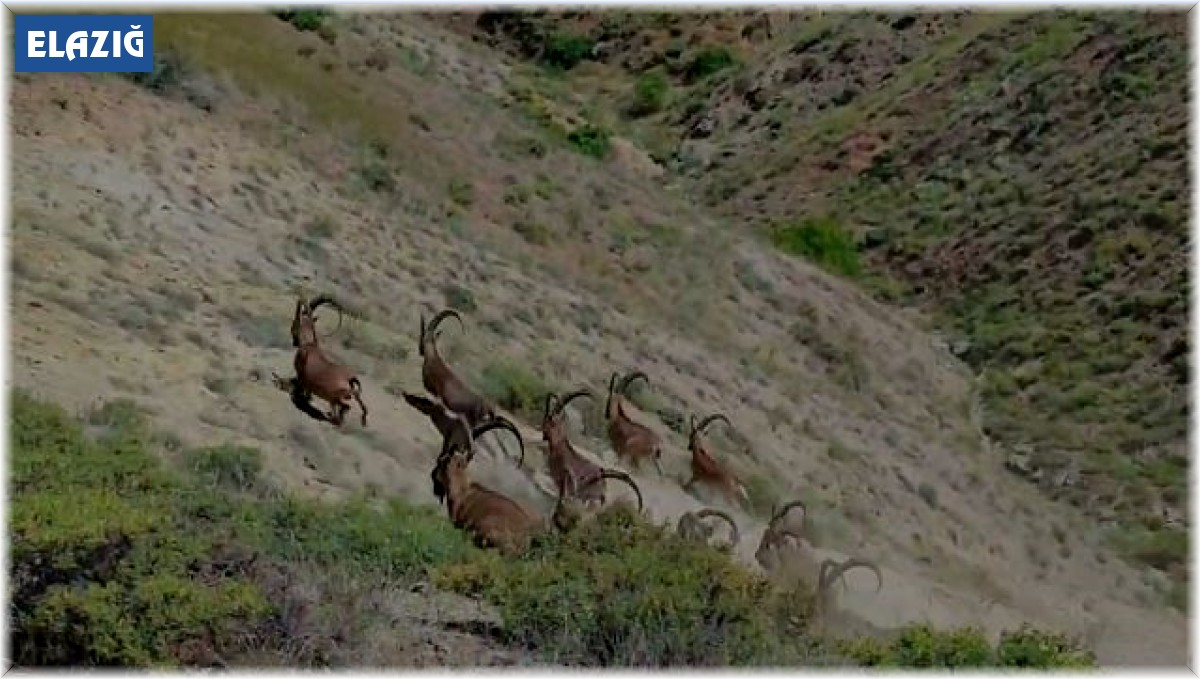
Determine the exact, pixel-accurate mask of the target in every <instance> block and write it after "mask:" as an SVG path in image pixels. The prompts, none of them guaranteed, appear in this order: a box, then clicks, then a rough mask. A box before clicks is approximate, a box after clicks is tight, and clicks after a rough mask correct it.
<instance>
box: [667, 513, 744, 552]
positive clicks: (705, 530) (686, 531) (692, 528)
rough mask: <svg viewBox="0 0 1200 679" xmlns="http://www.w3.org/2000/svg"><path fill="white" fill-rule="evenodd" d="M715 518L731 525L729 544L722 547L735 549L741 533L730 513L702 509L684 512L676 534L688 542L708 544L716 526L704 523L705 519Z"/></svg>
mask: <svg viewBox="0 0 1200 679" xmlns="http://www.w3.org/2000/svg"><path fill="white" fill-rule="evenodd" d="M710 516H715V517H717V518H719V519H723V520H724V521H725V522H726V523H728V524H729V542H728V543H726V544H725V545H723V546H722V548H723V549H733V548H734V547H735V546H737V543H738V542H739V541H740V540H741V533H740V532H739V531H738V527H737V523H735V522H734V520H733V517H732V516H730V515H729V514H728V513H726V512H723V511H721V510H719V509H707V508H706V509H701V510H698V511H695V512H684V513H683V515H681V516H680V517H679V523H678V524H677V525H676V528H675V532H676V533H678V534H679V536H680V537H682V538H684V539H686V540H696V541H698V542H707V541H708V539H709V538H711V537H712V534H713V531H714V530H715V527H714V526H711V525H708V524H706V523H704V519H706V518H708V517H710Z"/></svg>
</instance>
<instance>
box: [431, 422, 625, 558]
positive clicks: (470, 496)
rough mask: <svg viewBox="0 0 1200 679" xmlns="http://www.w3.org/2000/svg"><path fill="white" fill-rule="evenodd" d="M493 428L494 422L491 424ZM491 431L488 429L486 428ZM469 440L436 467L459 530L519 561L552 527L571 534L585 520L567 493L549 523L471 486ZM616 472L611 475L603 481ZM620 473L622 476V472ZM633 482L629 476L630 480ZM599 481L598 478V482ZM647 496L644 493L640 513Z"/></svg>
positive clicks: (441, 458)
mask: <svg viewBox="0 0 1200 679" xmlns="http://www.w3.org/2000/svg"><path fill="white" fill-rule="evenodd" d="M489 424H490V423H489ZM484 426H488V425H484ZM463 440H464V439H461V438H460V439H459V440H458V441H457V442H450V441H449V440H447V443H449V447H448V448H447V447H443V450H442V454H440V455H439V456H438V463H437V466H436V467H434V470H433V477H434V482H435V484H437V485H438V486H440V487H442V488H443V489H444V490H445V492H444V493H443V494H441V495H439V497H438V499H439V501H444V502H445V503H446V509H447V512H448V513H449V515H450V521H451V523H453V524H454V526H455V527H456V528H459V529H461V530H465V531H467V532H468V533H469V534H470V535H471V536H472V538H474V541H475V544H477V545H478V546H480V547H484V548H486V547H496V548H498V549H499V550H500V551H501V552H502V553H504V554H506V555H509V556H515V555H517V554H520V553H521V552H523V551H525V550H526V549H528V547H529V546H530V544H532V542H533V540H534V539H535V538H537V537H538V536H540V535H543V534H545V533H546V532H548V531H549V530H551V529H552V528H557V529H559V530H569V529H570V528H572V527H574V526H576V525H578V524H579V522H580V521H582V520H583V519H584V518H585V517H584V516H583V511H582V510H581V509H580V508H579V507H578V505H577V501H574V500H571V499H570V498H568V496H567V494H566V493H565V492H564V491H565V489H562V490H560V491H559V493H558V500H557V502H556V503H555V506H554V511H553V513H552V514H551V517H550V521H549V522H548V523H547V521H546V520H544V519H543V518H542V517H540V516H538V515H537V514H536V513H535V512H533V511H531V510H529V509H528V508H527V507H525V506H524V505H522V504H521V503H519V502H517V501H515V500H513V499H512V498H510V497H508V496H506V495H504V494H502V493H498V492H496V491H494V490H492V489H490V488H487V487H485V486H483V485H481V484H479V483H476V482H474V481H471V479H470V477H469V475H468V474H467V465H468V464H470V461H471V458H472V457H473V453H472V452H471V449H470V447H469V444H467V445H465V446H464V445H463ZM610 473H611V472H609V471H608V470H605V472H604V474H603V475H602V477H600V478H603V476H606V475H609V474H610ZM617 474H620V473H619V472H618V473H617ZM626 478H627V477H626ZM597 480H598V479H593V480H592V481H591V482H592V483H595V482H596V481H597ZM641 509H642V496H641V493H640V492H639V493H638V511H639V512H641Z"/></svg>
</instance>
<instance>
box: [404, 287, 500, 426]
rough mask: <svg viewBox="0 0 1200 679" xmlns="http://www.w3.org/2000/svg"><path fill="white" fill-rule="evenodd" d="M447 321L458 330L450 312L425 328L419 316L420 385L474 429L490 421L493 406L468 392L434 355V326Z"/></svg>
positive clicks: (436, 333)
mask: <svg viewBox="0 0 1200 679" xmlns="http://www.w3.org/2000/svg"><path fill="white" fill-rule="evenodd" d="M447 318H454V319H455V320H457V321H458V324H459V326H460V327H462V317H461V316H459V314H458V312H457V311H455V310H454V309H443V310H441V311H439V312H438V313H437V314H436V315H435V316H434V317H433V318H432V319H430V321H429V325H428V326H426V324H425V315H424V314H422V315H421V336H420V339H418V341H417V350H418V351H419V352H420V354H421V357H422V358H423V359H424V360H423V361H422V363H421V383H422V384H423V385H424V386H425V390H426V391H428V392H429V393H430V394H433V395H434V396H436V397H437V398H438V399H439V400H440V401H441V402H442V403H445V404H446V407H448V408H450V410H451V411H452V412H454V413H457V414H458V415H461V416H463V417H465V418H467V423H468V424H469V425H470V426H472V427H474V426H475V425H478V424H482V423H483V422H487V421H489V420H491V419H492V418H494V417H495V416H496V407H495V405H493V404H492V403H491V402H490V401H488V400H487V399H486V398H484V397H483V396H480V395H479V394H477V393H475V392H474V391H472V390H471V388H470V387H468V386H467V385H466V383H465V382H463V381H462V379H461V378H459V376H458V375H457V374H456V373H455V372H454V371H453V370H452V369H451V368H450V366H449V365H448V364H447V363H446V360H445V359H443V358H442V355H441V354H440V353H439V352H438V348H437V340H438V338H439V337H440V336H441V331H440V330H438V325H439V324H441V322H442V321H444V320H445V319H447Z"/></svg>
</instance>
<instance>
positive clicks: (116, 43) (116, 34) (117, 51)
mask: <svg viewBox="0 0 1200 679" xmlns="http://www.w3.org/2000/svg"><path fill="white" fill-rule="evenodd" d="M111 33H112V37H113V53H112V55H113V56H114V57H119V56H121V32H120V31H111Z"/></svg>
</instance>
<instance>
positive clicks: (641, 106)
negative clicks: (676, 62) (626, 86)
mask: <svg viewBox="0 0 1200 679" xmlns="http://www.w3.org/2000/svg"><path fill="white" fill-rule="evenodd" d="M670 86H671V85H670V83H669V82H668V81H667V76H665V75H663V73H662V72H661V71H649V72H646V73H643V74H642V75H641V76H640V77H638V79H637V82H635V83H634V85H633V101H632V102H631V103H630V105H629V109H628V113H629V115H631V116H634V117H641V116H647V115H650V114H652V113H657V112H658V111H660V110H662V107H663V106H664V105H665V104H666V103H667V92H668V90H669V89H670Z"/></svg>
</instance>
